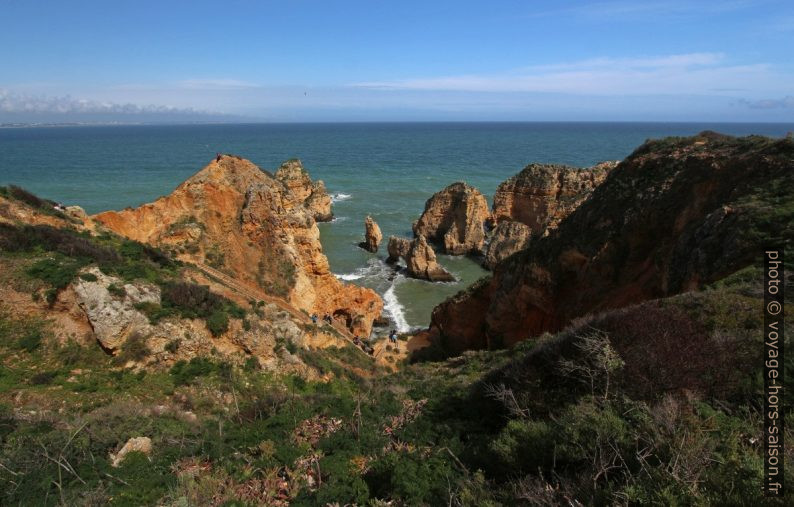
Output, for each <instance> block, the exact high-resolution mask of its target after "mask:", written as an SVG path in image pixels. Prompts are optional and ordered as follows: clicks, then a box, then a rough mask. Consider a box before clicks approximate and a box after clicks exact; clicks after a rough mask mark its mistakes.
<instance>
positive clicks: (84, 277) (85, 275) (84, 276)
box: [80, 273, 98, 282]
mask: <svg viewBox="0 0 794 507" xmlns="http://www.w3.org/2000/svg"><path fill="white" fill-rule="evenodd" d="M80 279H81V280H85V281H86V282H96V281H97V280H98V278H97V277H96V275H95V274H93V273H80Z"/></svg>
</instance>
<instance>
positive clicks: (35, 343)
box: [17, 328, 44, 353]
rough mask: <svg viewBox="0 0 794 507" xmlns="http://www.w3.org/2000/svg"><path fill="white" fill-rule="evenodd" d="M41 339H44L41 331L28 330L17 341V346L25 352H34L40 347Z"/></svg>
mask: <svg viewBox="0 0 794 507" xmlns="http://www.w3.org/2000/svg"><path fill="white" fill-rule="evenodd" d="M42 338H44V334H43V332H42V330H41V329H36V328H34V329H29V330H27V331H26V332H25V334H24V335H23V336H22V338H20V339H19V341H18V342H17V345H18V346H19V348H20V349H22V350H24V351H26V352H29V353H30V352H34V351H35V350H36V349H38V348H39V346H41V340H42Z"/></svg>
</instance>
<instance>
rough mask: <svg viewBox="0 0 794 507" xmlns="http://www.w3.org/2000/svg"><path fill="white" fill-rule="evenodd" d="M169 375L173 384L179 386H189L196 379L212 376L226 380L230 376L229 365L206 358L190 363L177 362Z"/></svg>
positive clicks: (193, 359) (195, 359) (196, 358)
mask: <svg viewBox="0 0 794 507" xmlns="http://www.w3.org/2000/svg"><path fill="white" fill-rule="evenodd" d="M170 373H171V376H172V377H173V380H174V384H175V385H178V386H181V385H186V384H190V383H191V382H192V381H193V379H195V378H196V377H206V376H209V375H212V374H217V375H219V376H221V377H224V378H228V377H229V376H230V374H231V365H230V364H229V363H226V362H214V361H212V360H210V359H207V358H206V357H194V358H192V359H191V360H190V361H184V360H182V361H177V363H176V364H174V366H173V367H172V368H171V371H170Z"/></svg>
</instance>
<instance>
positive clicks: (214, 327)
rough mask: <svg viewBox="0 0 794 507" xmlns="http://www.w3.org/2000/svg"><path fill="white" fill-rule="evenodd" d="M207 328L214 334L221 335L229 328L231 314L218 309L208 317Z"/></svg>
mask: <svg viewBox="0 0 794 507" xmlns="http://www.w3.org/2000/svg"><path fill="white" fill-rule="evenodd" d="M207 329H209V330H210V333H212V336H220V335H222V334H223V333H225V332H226V331H227V330H228V329H229V314H227V313H226V312H224V311H223V310H216V311H214V312H212V313H211V314H210V316H209V317H207Z"/></svg>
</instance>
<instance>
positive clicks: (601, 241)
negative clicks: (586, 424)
mask: <svg viewBox="0 0 794 507" xmlns="http://www.w3.org/2000/svg"><path fill="white" fill-rule="evenodd" d="M792 185H794V141H792V140H791V139H778V140H775V139H768V138H763V137H757V136H750V137H747V138H733V137H729V136H723V135H719V134H715V133H713V132H704V133H702V134H700V135H698V136H695V137H691V138H670V139H663V140H660V141H650V142H648V143H646V144H644V145H643V146H641V147H640V148H638V149H637V150H636V151H635V152H634V153H633V154H631V155H630V156H629V157H628V158H627V159H626V160H624V161H623V162H621V163H620V164H619V165H618V166H617V167H616V168H614V169H612V170H611V171H610V172H609V174H608V175H607V176H606V179H605V181H604V182H603V183H602V184H601V185H599V186H598V187H597V188H596V189H595V191H594V192H593V193H592V195H590V197H589V198H587V199H586V200H585V201H584V202H583V203H582V204H581V205H579V207H578V208H576V209H575V211H573V213H571V214H570V215H569V216H567V218H564V219H563V220H562V221H561V222H560V223H559V227H558V228H557V229H556V230H552V231H550V232H549V234H548V235H546V236H544V237H540V238H537V239H535V238H533V240H532V241H531V242H530V244H529V246H528V247H527V248H526V249H525V250H523V251H522V252H520V253H518V254H516V255H513V256H512V257H510V258H508V259H507V260H505V261H503V262H500V263H498V264H497V265H496V268H495V270H494V273H493V276H492V277H490V278H487V279H484V280H482V281H481V282H478V283H477V284H475V285H474V286H472V287H470V288H469V289H467V290H466V291H464V292H461V293H459V294H457V295H456V296H454V297H453V298H450V299H448V300H447V301H445V302H444V303H442V304H440V305H439V306H437V307H436V308H435V309H434V311H433V315H432V321H431V326H430V336H431V337H435V339H437V340H439V341H440V343H441V344H442V345H443V347H444V348H445V349H446V351H447V352H448V353H459V352H461V351H463V350H466V349H481V348H497V347H503V346H510V345H512V344H515V343H517V342H519V341H522V340H526V339H529V338H533V337H536V336H538V335H540V334H542V333H544V332H547V331H549V332H554V331H557V330H560V329H561V328H562V327H563V326H565V325H566V324H568V323H569V322H571V320H572V319H574V318H577V317H580V316H583V315H586V314H588V313H593V312H600V311H605V310H609V309H613V308H620V307H624V306H626V305H629V304H633V303H637V302H641V301H644V300H649V299H655V298H661V297H666V296H670V295H674V294H678V293H681V292H685V291H689V290H694V289H699V288H702V287H703V286H705V285H707V284H710V283H712V282H715V281H717V280H720V279H721V278H723V277H725V276H728V275H730V274H732V273H734V272H736V271H737V270H740V269H743V268H745V267H747V266H750V265H752V264H753V263H758V262H760V258H761V257H760V255H761V252H762V248H763V247H764V246H765V245H771V244H774V245H790V244H791V243H792V242H793V241H794V228H792V227H791V223H792V221H794V202H791V199H790V197H791V193H790V189H791V187H792ZM558 188H560V187H558ZM558 188H556V189H551V190H554V191H555V192H556V191H557V190H558ZM516 204H517V200H516V199H515V198H513V200H512V204H508V203H507V199H504V200H503V201H502V202H501V203H498V204H497V210H499V209H508V208H513V209H515V207H516ZM536 210H537V207H534V208H533V207H531V206H530V207H529V208H527V213H526V214H525V215H523V216H522V215H519V216H520V218H521V221H522V222H524V223H527V222H530V223H539V221H538V220H537V219H536V217H540V216H543V215H548V213H547V211H546V210H542V213H539V212H537V211H536Z"/></svg>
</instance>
